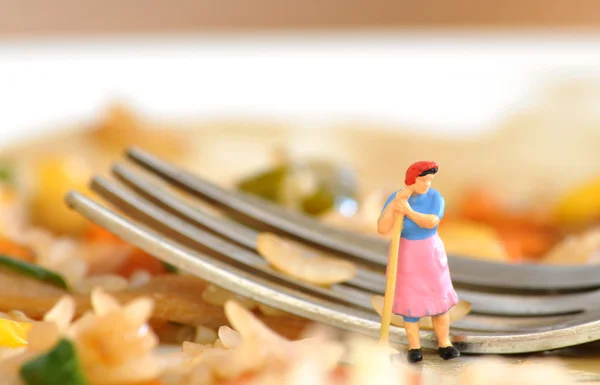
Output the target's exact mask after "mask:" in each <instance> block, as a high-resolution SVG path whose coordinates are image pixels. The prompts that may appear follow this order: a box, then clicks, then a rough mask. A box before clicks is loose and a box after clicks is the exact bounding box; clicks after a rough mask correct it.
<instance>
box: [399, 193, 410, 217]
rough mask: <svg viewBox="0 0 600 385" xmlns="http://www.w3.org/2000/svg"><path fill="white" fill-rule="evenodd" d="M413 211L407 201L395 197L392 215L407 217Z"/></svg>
mask: <svg viewBox="0 0 600 385" xmlns="http://www.w3.org/2000/svg"><path fill="white" fill-rule="evenodd" d="M412 212H413V209H412V208H411V207H410V205H409V204H408V200H407V199H406V198H404V197H396V198H395V199H394V213H395V214H399V215H405V216H408V215H410V214H412Z"/></svg>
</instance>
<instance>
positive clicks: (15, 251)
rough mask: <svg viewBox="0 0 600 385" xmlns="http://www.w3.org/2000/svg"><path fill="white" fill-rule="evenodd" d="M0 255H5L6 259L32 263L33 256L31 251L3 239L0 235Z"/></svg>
mask: <svg viewBox="0 0 600 385" xmlns="http://www.w3.org/2000/svg"><path fill="white" fill-rule="evenodd" d="M0 254H2V255H6V256H8V257H12V258H15V259H20V260H23V261H26V262H34V261H35V255H34V254H33V251H32V250H31V249H30V248H28V247H26V246H23V245H20V244H18V243H16V242H14V241H13V240H11V239H8V238H6V237H3V236H1V235H0Z"/></svg>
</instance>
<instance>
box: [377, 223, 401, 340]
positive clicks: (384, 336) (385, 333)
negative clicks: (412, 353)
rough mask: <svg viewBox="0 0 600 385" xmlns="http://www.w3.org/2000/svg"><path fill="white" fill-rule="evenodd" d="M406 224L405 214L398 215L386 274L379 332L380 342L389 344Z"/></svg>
mask: <svg viewBox="0 0 600 385" xmlns="http://www.w3.org/2000/svg"><path fill="white" fill-rule="evenodd" d="M403 224H404V214H401V215H398V217H397V218H396V221H395V222H394V230H393V231H394V232H393V234H392V240H391V243H390V251H389V252H390V254H389V256H388V266H387V274H386V285H385V297H384V301H383V311H382V314H381V329H380V332H379V343H381V344H385V345H387V344H388V338H389V334H390V323H391V321H392V304H393V303H394V293H395V291H396V290H395V289H396V275H397V270H398V249H399V247H400V234H402V227H403Z"/></svg>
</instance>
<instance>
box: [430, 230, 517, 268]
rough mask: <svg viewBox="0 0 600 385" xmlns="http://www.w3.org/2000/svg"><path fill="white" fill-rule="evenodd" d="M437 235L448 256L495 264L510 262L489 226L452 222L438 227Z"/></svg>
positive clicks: (503, 247) (502, 244)
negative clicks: (442, 242)
mask: <svg viewBox="0 0 600 385" xmlns="http://www.w3.org/2000/svg"><path fill="white" fill-rule="evenodd" d="M439 234H440V238H441V239H442V240H443V241H444V247H445V248H446V253H448V254H452V255H457V256H461V257H470V258H476V259H482V260H488V261H497V262H507V261H509V260H510V256H509V254H508V251H507V250H506V247H505V246H504V243H503V242H502V240H501V239H500V237H499V236H498V234H497V232H496V230H494V229H493V228H492V227H490V226H487V225H484V224H481V223H472V222H468V221H456V222H454V221H453V222H450V223H447V224H444V225H443V226H442V227H440V229H439Z"/></svg>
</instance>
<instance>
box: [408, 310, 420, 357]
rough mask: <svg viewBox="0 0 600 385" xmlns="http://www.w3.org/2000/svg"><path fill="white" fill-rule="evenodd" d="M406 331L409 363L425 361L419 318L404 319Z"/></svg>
mask: <svg viewBox="0 0 600 385" xmlns="http://www.w3.org/2000/svg"><path fill="white" fill-rule="evenodd" d="M404 330H406V335H407V336H408V362H410V363H416V362H419V361H421V360H423V352H421V338H420V335H419V318H410V317H404Z"/></svg>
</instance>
